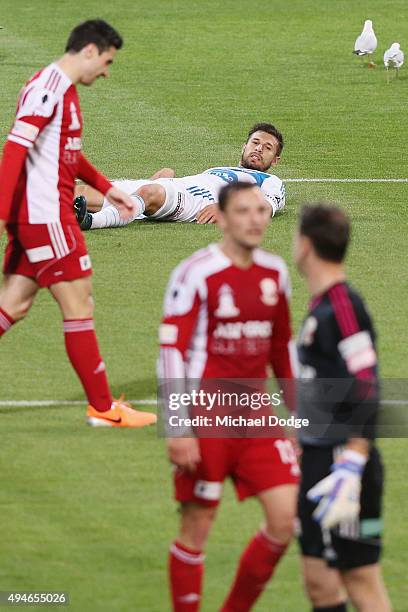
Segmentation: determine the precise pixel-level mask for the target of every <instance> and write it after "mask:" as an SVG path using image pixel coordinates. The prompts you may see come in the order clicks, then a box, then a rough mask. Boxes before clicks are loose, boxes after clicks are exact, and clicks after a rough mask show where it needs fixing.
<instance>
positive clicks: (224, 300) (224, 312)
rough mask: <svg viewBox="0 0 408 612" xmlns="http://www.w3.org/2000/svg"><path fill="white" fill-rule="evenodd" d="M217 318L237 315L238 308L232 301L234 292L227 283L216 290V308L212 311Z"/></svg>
mask: <svg viewBox="0 0 408 612" xmlns="http://www.w3.org/2000/svg"><path fill="white" fill-rule="evenodd" d="M214 314H215V316H216V317H218V318H219V319H229V318H230V317H237V316H238V315H239V308H237V307H236V305H235V302H234V294H233V292H232V289H231V287H230V286H229V285H222V286H221V287H220V290H219V292H218V308H217V310H216V311H215V312H214Z"/></svg>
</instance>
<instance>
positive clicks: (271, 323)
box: [159, 244, 296, 380]
mask: <svg viewBox="0 0 408 612" xmlns="http://www.w3.org/2000/svg"><path fill="white" fill-rule="evenodd" d="M289 294H290V281H289V275H288V271H287V268H286V265H285V263H284V261H283V260H282V259H281V258H280V257H278V256H276V255H273V254H272V253H269V252H267V251H265V250H263V249H255V251H254V253H253V263H252V265H251V266H250V267H249V268H247V269H242V268H239V267H237V266H235V265H234V264H233V263H232V261H231V260H230V259H229V258H228V257H227V256H226V255H225V254H224V253H223V251H222V250H221V248H220V246H218V245H216V244H212V245H210V246H209V247H207V248H205V249H203V250H201V251H198V252H197V253H195V254H194V255H192V256H191V257H189V258H188V259H186V260H185V261H183V262H182V263H181V264H180V265H179V266H177V268H176V269H175V270H174V272H173V274H172V275H171V278H170V282H169V285H168V288H167V292H166V296H165V302H164V317H163V320H162V324H161V326H160V345H161V349H160V357H159V377H160V378H161V379H162V380H163V379H175V378H190V379H202V378H246V379H265V378H266V376H267V366H268V365H269V364H270V365H272V368H273V371H274V373H275V375H276V376H277V377H278V378H282V379H291V378H292V377H293V376H294V367H295V366H294V364H295V360H296V357H295V355H296V352H295V347H294V345H293V343H292V339H291V325H290V313H289V305H288V300H289Z"/></svg>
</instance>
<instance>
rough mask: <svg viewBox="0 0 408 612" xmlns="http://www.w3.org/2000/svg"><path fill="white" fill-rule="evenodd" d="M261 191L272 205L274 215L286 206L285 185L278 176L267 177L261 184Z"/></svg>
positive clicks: (272, 214)
mask: <svg viewBox="0 0 408 612" xmlns="http://www.w3.org/2000/svg"><path fill="white" fill-rule="evenodd" d="M261 191H262V193H263V194H264V196H265V199H266V201H267V202H268V204H269V205H270V207H271V216H272V217H274V216H275V214H276V213H277V212H278V211H280V210H283V209H284V208H285V204H286V197H285V185H284V184H283V182H282V181H281V180H280V179H279V178H278V177H277V176H271V177H269V178H267V179H266V180H265V181H264V182H263V183H262V185H261Z"/></svg>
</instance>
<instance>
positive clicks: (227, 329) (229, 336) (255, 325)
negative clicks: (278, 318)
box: [214, 321, 272, 340]
mask: <svg viewBox="0 0 408 612" xmlns="http://www.w3.org/2000/svg"><path fill="white" fill-rule="evenodd" d="M271 336H272V321H236V322H235V323H218V324H217V327H216V328H215V330H214V338H225V339H226V340H241V338H270V337H271Z"/></svg>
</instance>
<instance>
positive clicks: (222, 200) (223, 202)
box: [218, 181, 258, 211]
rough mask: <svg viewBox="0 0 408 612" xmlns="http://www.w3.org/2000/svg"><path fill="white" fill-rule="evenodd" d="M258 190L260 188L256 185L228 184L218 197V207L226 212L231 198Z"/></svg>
mask: <svg viewBox="0 0 408 612" xmlns="http://www.w3.org/2000/svg"><path fill="white" fill-rule="evenodd" d="M254 187H255V188H257V187H258V186H257V185H256V184H255V183H240V182H239V181H238V182H237V183H228V185H224V187H222V188H221V191H220V193H219V196H218V207H219V209H220V210H222V211H224V210H225V209H226V207H227V204H228V202H229V200H230V199H231V197H232V196H233V195H235V194H236V193H238V192H240V191H249V190H250V189H254Z"/></svg>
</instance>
